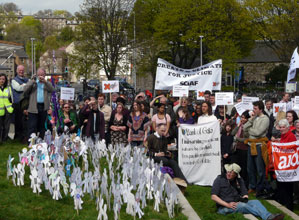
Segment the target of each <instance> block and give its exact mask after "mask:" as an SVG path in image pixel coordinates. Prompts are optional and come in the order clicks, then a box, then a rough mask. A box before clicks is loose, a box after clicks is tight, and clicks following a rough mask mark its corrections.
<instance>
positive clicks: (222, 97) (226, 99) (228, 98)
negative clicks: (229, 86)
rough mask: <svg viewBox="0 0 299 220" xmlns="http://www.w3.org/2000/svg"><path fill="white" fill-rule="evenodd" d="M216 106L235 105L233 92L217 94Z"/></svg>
mask: <svg viewBox="0 0 299 220" xmlns="http://www.w3.org/2000/svg"><path fill="white" fill-rule="evenodd" d="M215 102H216V105H233V104H234V93H233V92H216V94H215Z"/></svg>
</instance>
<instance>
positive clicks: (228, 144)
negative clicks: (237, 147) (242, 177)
mask: <svg viewBox="0 0 299 220" xmlns="http://www.w3.org/2000/svg"><path fill="white" fill-rule="evenodd" d="M232 129H233V128H232V124H230V123H229V122H228V123H226V124H225V125H224V129H223V131H222V134H221V142H220V144H221V156H222V162H223V164H228V163H230V162H231V155H232V150H231V149H232V145H233V142H234V136H233V135H232Z"/></svg>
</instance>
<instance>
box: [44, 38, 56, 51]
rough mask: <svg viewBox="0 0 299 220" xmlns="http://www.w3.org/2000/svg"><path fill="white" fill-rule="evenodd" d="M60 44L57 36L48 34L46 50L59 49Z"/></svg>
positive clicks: (45, 43)
mask: <svg viewBox="0 0 299 220" xmlns="http://www.w3.org/2000/svg"><path fill="white" fill-rule="evenodd" d="M58 47H59V44H58V42H57V38H56V36H47V37H46V39H45V41H44V47H43V49H44V51H47V50H56V49H58Z"/></svg>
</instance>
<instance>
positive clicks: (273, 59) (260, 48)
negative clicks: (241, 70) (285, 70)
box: [238, 41, 283, 63]
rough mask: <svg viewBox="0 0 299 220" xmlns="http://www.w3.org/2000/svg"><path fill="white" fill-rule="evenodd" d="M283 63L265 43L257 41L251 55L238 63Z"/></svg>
mask: <svg viewBox="0 0 299 220" xmlns="http://www.w3.org/2000/svg"><path fill="white" fill-rule="evenodd" d="M278 62H283V61H282V60H281V59H279V57H278V56H277V54H276V53H275V52H274V51H273V50H272V49H271V48H270V47H268V46H267V45H266V44H265V42H263V41H256V43H255V46H254V48H253V49H252V50H251V54H250V55H249V56H248V57H245V58H243V59H240V60H238V63H278Z"/></svg>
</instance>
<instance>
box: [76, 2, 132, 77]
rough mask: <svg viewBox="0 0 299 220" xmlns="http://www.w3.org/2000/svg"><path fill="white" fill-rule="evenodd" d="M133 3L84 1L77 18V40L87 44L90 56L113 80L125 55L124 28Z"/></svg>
mask: <svg viewBox="0 0 299 220" xmlns="http://www.w3.org/2000/svg"><path fill="white" fill-rule="evenodd" d="M133 3H134V0H107V1H102V0H85V1H84V3H83V5H82V11H81V14H80V16H79V19H80V21H81V24H80V25H79V32H78V36H77V39H78V40H79V41H80V42H83V44H84V45H86V47H87V49H88V52H89V57H93V60H94V61H95V64H96V65H98V66H100V67H102V68H103V69H104V71H105V73H106V76H107V78H108V79H113V78H114V76H115V74H116V71H117V68H118V63H119V61H120V60H121V59H122V58H123V57H124V56H125V55H126V54H127V50H126V49H127V47H128V41H127V32H126V28H127V25H128V21H129V15H130V12H131V10H132V8H133Z"/></svg>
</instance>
